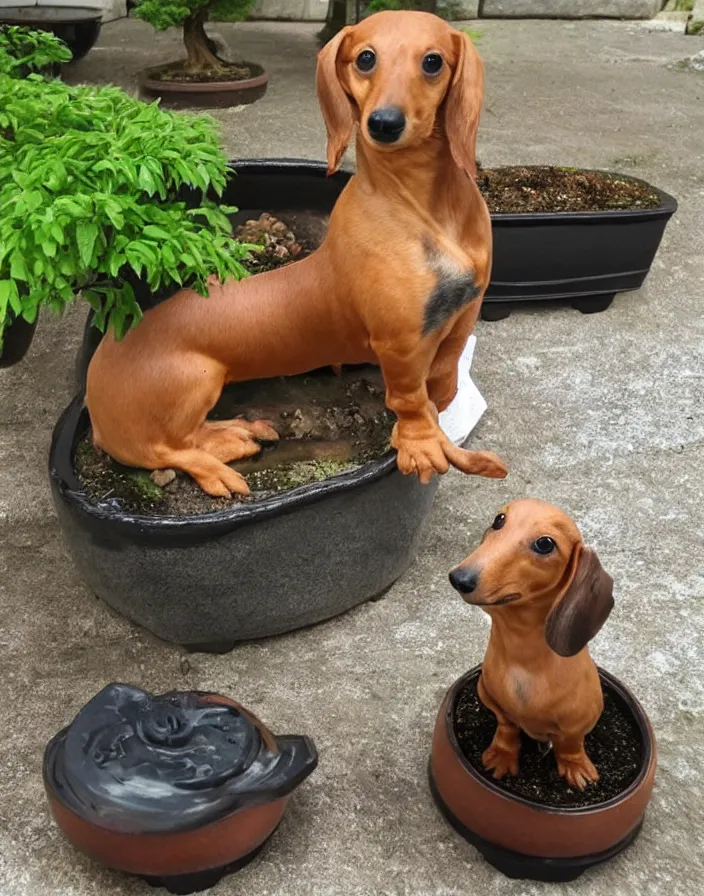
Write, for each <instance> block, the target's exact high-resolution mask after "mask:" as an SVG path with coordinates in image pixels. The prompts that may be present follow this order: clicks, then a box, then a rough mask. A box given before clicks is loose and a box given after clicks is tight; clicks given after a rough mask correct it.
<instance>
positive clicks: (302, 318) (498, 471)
mask: <svg viewBox="0 0 704 896" xmlns="http://www.w3.org/2000/svg"><path fill="white" fill-rule="evenodd" d="M483 80H484V79H483V67H482V63H481V60H480V59H479V56H478V55H477V52H476V50H475V49H474V45H473V44H472V41H471V40H470V39H469V37H468V36H467V35H466V34H463V33H461V32H459V31H456V30H455V29H454V28H452V27H451V26H450V25H448V24H447V23H446V22H444V21H443V20H442V19H440V18H438V17H436V16H433V15H430V14H427V13H421V12H384V13H379V14H377V15H373V16H370V17H369V18H368V19H365V20H364V21H363V22H361V23H360V24H358V25H354V26H350V27H347V28H343V29H342V31H340V32H339V34H337V35H336V36H335V37H334V38H333V39H332V40H331V41H330V43H329V44H327V46H325V47H324V48H323V49H322V50H321V52H320V55H319V57H318V69H317V90H318V98H319V101H320V105H321V108H322V112H323V118H324V119H325V124H326V128H327V134H328V167H329V170H330V172H334V171H335V170H337V168H338V167H339V165H340V160H341V158H342V155H343V153H344V151H345V148H346V147H347V145H348V144H349V142H350V140H351V139H352V138H353V136H355V134H356V136H357V174H356V175H355V176H354V177H352V178H351V180H350V181H349V183H348V184H347V186H346V187H345V189H344V191H343V193H342V195H341V196H340V198H339V200H338V201H337V203H336V205H335V208H334V210H333V212H332V215H331V218H330V227H329V231H328V234H327V236H326V238H325V240H324V242H323V243H322V245H321V246H320V248H319V249H318V250H317V251H316V252H314V253H312V254H311V255H310V256H308V257H307V258H305V259H303V260H301V261H299V262H296V263H294V264H291V265H288V266H286V267H285V268H279V269H278V270H274V271H270V272H266V273H262V274H258V275H256V276H253V277H249V278H247V279H245V280H241V281H239V282H234V281H232V282H230V281H228V282H227V283H224V284H219V283H217V282H211V285H210V296H209V298H207V299H204V298H201V297H200V296H198V295H197V294H196V293H195V292H193V291H192V290H188V289H183V290H181V291H180V292H178V293H177V294H176V295H174V296H173V297H172V298H170V299H168V300H167V301H166V302H163V303H162V304H160V305H158V306H157V307H155V308H153V309H152V310H149V311H147V312H146V313H145V315H144V318H143V319H142V321H141V322H140V323H139V325H138V326H137V327H135V328H134V329H133V330H132V331H131V332H130V333H128V334H127V336H126V337H125V338H124V339H123V340H122V341H119V342H118V341H116V340H115V339H114V337H113V335H112V334H107V335H106V336H105V337H104V339H103V340H102V342H101V344H100V346H99V347H98V350H97V351H96V353H95V355H94V357H93V360H92V362H91V364H90V367H89V369H88V378H87V389H86V405H87V407H88V410H89V412H90V418H91V423H92V426H93V438H94V441H95V444H96V446H97V447H99V448H102V449H103V450H104V451H106V452H107V453H108V454H110V455H112V456H113V457H114V458H115V459H117V460H119V461H122V462H123V463H125V464H129V465H131V466H135V467H146V468H148V469H158V468H164V467H175V468H176V469H180V470H184V471H186V472H187V473H189V474H190V475H191V476H193V477H194V479H195V480H196V481H197V482H198V484H199V485H200V486H201V488H203V489H204V490H205V491H206V492H208V493H210V494H211V495H222V496H227V495H230V494H231V493H232V492H239V493H241V494H244V493H246V492H247V491H248V488H247V484H246V483H245V481H244V479H243V478H242V476H241V475H240V474H239V473H237V472H236V471H235V470H233V469H232V468H231V467H228V466H227V464H228V463H230V462H232V461H235V460H238V459H241V458H243V457H246V456H249V455H251V454H255V453H256V452H257V451H259V444H258V440H267V439H276V438H277V434H276V432H275V431H274V430H273V429H272V428H271V426H269V425H268V424H267V423H266V422H265V421H261V420H260V421H256V422H248V421H246V420H243V419H235V420H221V421H211V420H207V419H206V418H207V415H208V413H209V412H210V410H211V409H212V407H213V406H214V405H215V403H216V402H217V401H218V399H219V397H220V393H221V392H222V389H223V386H224V385H225V384H226V383H231V382H237V381H242V380H252V379H259V378H265V377H275V376H289V375H294V374H298V373H303V372H306V371H309V370H312V369H314V368H316V367H325V366H328V365H331V366H335V365H340V364H352V363H355V364H356V363H378V364H379V365H380V367H381V370H382V374H383V377H384V381H385V385H386V404H387V406H388V407H389V408H390V410H392V411H393V412H394V413H395V415H396V418H397V423H396V425H395V427H394V431H393V434H392V444H393V446H394V447H395V448H396V449H397V452H398V459H397V462H398V467H399V469H400V470H401V471H402V472H403V473H406V474H409V473H415V474H417V475H418V477H419V478H420V480H421V481H422V482H428V481H429V480H430V478H431V477H432V475H433V474H434V473H445V472H447V470H448V469H449V466H450V465H453V466H455V467H457V468H458V469H460V470H462V471H463V472H465V473H474V474H478V475H480V476H489V477H494V478H502V477H504V476H505V475H506V467H505V466H504V464H503V463H502V462H501V460H499V458H498V457H497V456H496V455H495V454H493V453H492V452H488V451H475V452H471V451H466V450H463V449H461V448H458V447H456V446H455V445H454V444H453V443H452V442H451V441H450V440H449V439H448V438H447V437H446V436H445V434H444V433H443V432H442V430H441V429H440V426H439V425H438V412H439V411H442V410H444V409H445V408H446V407H447V406H448V405H449V404H450V402H451V401H452V399H453V398H454V396H455V394H456V391H457V364H458V360H459V357H460V355H461V353H462V350H463V348H464V345H465V343H466V341H467V338H468V337H469V335H470V333H471V332H472V329H473V327H474V324H475V321H476V319H477V315H478V313H479V307H480V304H481V300H482V297H483V295H484V291H485V289H486V287H487V285H488V283H489V276H490V269H491V220H490V217H489V212H488V210H487V207H486V204H485V202H484V200H483V198H482V196H481V194H480V192H479V189H478V187H477V185H476V183H475V180H474V175H475V171H476V163H475V142H476V134H477V127H478V124H479V113H480V109H481V105H482V99H483Z"/></svg>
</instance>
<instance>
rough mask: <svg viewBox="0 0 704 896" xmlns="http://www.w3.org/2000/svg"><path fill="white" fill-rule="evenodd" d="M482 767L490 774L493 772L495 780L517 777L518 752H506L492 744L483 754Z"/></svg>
mask: <svg viewBox="0 0 704 896" xmlns="http://www.w3.org/2000/svg"><path fill="white" fill-rule="evenodd" d="M482 765H483V766H484V768H485V769H486V770H487V771H488V772H491V771H493V773H494V777H495V778H503V777H504V776H505V775H517V774H518V750H506V749H504V748H503V747H499V746H496V744H491V746H490V747H487V749H486V750H484V752H483V753H482Z"/></svg>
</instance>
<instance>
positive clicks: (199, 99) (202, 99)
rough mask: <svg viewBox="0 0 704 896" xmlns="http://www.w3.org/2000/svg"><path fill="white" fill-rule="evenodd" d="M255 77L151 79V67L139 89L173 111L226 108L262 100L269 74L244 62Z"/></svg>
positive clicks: (152, 71)
mask: <svg viewBox="0 0 704 896" xmlns="http://www.w3.org/2000/svg"><path fill="white" fill-rule="evenodd" d="M246 64H247V65H248V66H249V68H250V69H252V70H253V71H254V72H255V74H254V75H253V77H251V78H246V79H244V80H242V81H211V82H201V83H196V82H190V81H164V80H161V79H159V78H156V77H154V75H155V74H156V73H157V72H158V71H159V68H161V67H156V68H150V69H147V70H146V71H144V72H142V73H141V75H140V76H139V86H140V88H141V90H142V93H143V94H145V95H146V96H147V97H152V98H153V97H160V98H161V101H162V105H165V106H171V107H173V108H188V107H193V106H198V107H203V108H209V109H214V108H218V109H220V108H226V107H228V106H245V105H248V104H250V103H253V102H255V100H258V99H261V97H263V96H264V94H265V93H266V88H267V85H268V83H269V75H268V74H267V73H266V72H265V71H264V69H263V68H261V66H258V65H254V64H253V63H246Z"/></svg>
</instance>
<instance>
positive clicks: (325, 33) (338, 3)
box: [317, 0, 347, 46]
mask: <svg viewBox="0 0 704 896" xmlns="http://www.w3.org/2000/svg"><path fill="white" fill-rule="evenodd" d="M346 24H347V0H330V5H329V6H328V14H327V18H326V20H325V25H323V28H322V30H321V31H319V32H318V35H317V38H318V43H319V44H320V45H321V46H322V45H323V44H326V43H327V42H328V41H329V40H330V39H331V38H333V37H334V36H335V35H336V34H337V32H338V31H339V30H340V29H341V28H344V27H345V25H346Z"/></svg>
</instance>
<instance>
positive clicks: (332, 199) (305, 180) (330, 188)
mask: <svg viewBox="0 0 704 896" xmlns="http://www.w3.org/2000/svg"><path fill="white" fill-rule="evenodd" d="M231 167H232V170H233V176H232V177H231V178H230V181H229V183H228V185H227V188H226V190H225V193H224V195H223V197H222V199H221V202H222V203H223V204H224V205H234V206H236V207H237V208H238V209H239V211H238V213H237V214H236V215H235V222H236V223H240V222H242V221H245V220H246V219H248V218H255V217H258V216H259V215H260V214H261V213H262V212H271V213H272V214H274V215H276V216H283V217H284V218H285V216H286V213H289V214H292V213H295V212H302V211H305V212H316V213H319V214H320V215H328V214H329V213H330V212H331V211H332V209H333V206H334V205H335V203H336V202H337V199H338V197H339V195H340V193H342V191H343V189H344V188H345V186H346V184H347V182H348V181H349V179H350V177H352V172H350V171H338V172H337V173H336V174H334V175H333V176H332V177H328V176H327V168H326V165H325V164H324V163H323V162H313V161H306V160H302V159H240V160H235V161H233V162H232V163H231ZM619 177H623V175H619ZM631 180H635V178H631ZM640 183H643V182H642V181H640ZM648 186H649V185H648ZM651 189H654V188H651ZM656 192H657V193H658V195H659V196H660V200H661V201H660V204H659V205H658V206H657V207H655V208H650V209H625V210H623V209H614V210H610V211H600V212H530V213H528V212H521V213H516V214H493V215H492V216H491V219H492V232H493V237H494V262H493V270H492V278H491V282H490V284H489V288H488V289H487V292H486V295H485V297H484V302H483V304H482V317H483V318H484V319H485V320H499V319H501V318H503V317H506V316H507V315H508V314H509V313H510V312H511V310H512V308H514V307H516V306H517V305H526V304H527V305H529V306H534V305H535V303H541V302H546V301H548V302H551V303H556V302H561V303H569V304H572V305H573V306H574V307H576V308H578V309H579V310H580V311H584V312H592V311H603V310H604V309H606V308H607V307H608V306H609V305H610V304H611V302H612V301H613V299H614V296H615V295H616V293H619V292H624V291H627V290H634V289H638V288H640V286H642V284H643V281H644V280H645V278H646V276H647V274H648V271H649V270H650V266H651V264H652V262H653V259H654V258H655V253H656V252H657V250H658V247H659V245H660V241H661V239H662V235H663V233H664V231H665V227H666V225H667V222H668V221H669V219H670V218H671V217H672V215H673V214H674V213H675V211H676V209H677V202H676V200H675V199H673V197H672V196H669V195H668V194H667V193H663V192H662V191H661V190H656ZM188 198H189V199H190V201H191V202H192V203H194V204H197V202H198V201H199V200H198V198H197V194H196V193H195V191H194V192H193V194H192V195H190V196H189V197H188ZM134 285H135V291H136V294H137V299H138V301H139V303H140V305H141V306H142V307H143V308H149V307H150V306H151V305H153V304H155V303H156V302H158V301H162V300H163V299H164V298H166V297H167V296H168V294H169V291H166V292H165V293H163V294H161V295H152V294H151V293H149V291H148V290H146V289H144V288H142V289H140V288H139V284H137V283H135V284H134ZM100 338H101V334H100V333H99V332H98V331H97V330H95V329H94V328H92V327H91V326H90V325H87V327H86V334H85V339H84V344H83V348H82V350H81V353H80V355H79V358H78V361H77V370H76V373H77V380H78V383H79V384H81V383H83V382H84V381H85V371H86V369H87V365H88V362H89V360H90V357H91V356H92V353H93V351H95V348H96V347H97V344H98V342H99V341H100Z"/></svg>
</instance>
